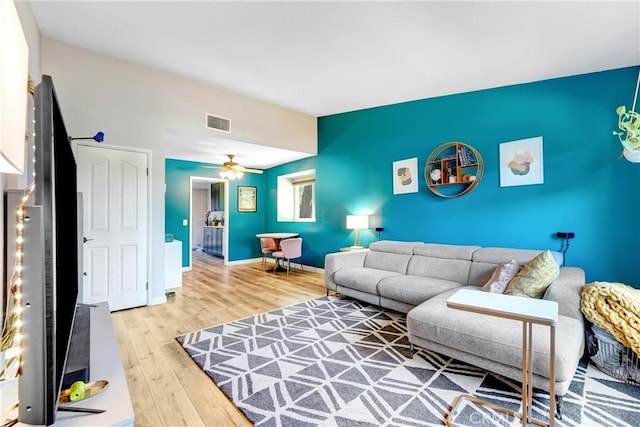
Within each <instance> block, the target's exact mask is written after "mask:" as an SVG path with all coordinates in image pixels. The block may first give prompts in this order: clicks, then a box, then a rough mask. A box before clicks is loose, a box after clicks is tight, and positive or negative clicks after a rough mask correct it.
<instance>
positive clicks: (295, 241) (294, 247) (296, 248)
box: [271, 237, 304, 274]
mask: <svg viewBox="0 0 640 427" xmlns="http://www.w3.org/2000/svg"><path fill="white" fill-rule="evenodd" d="M271 255H272V256H273V257H274V258H275V260H276V262H275V265H274V266H273V271H274V272H275V271H276V268H278V263H279V262H280V260H283V261H284V260H285V259H286V260H287V274H289V269H290V268H291V260H292V259H298V260H300V269H301V270H302V271H304V267H303V266H302V237H294V238H292V239H285V240H282V241H281V242H280V250H279V251H275V252H273V253H272V254H271Z"/></svg>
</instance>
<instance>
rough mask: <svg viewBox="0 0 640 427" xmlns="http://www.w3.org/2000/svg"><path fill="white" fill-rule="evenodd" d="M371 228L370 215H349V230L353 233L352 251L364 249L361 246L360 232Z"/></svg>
mask: <svg viewBox="0 0 640 427" xmlns="http://www.w3.org/2000/svg"><path fill="white" fill-rule="evenodd" d="M367 228H369V215H347V230H354V231H353V246H351V249H362V246H360V230H366V229H367Z"/></svg>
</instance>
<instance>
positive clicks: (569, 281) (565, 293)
mask: <svg viewBox="0 0 640 427" xmlns="http://www.w3.org/2000/svg"><path fill="white" fill-rule="evenodd" d="M584 285H585V276H584V270H583V269H581V268H578V267H560V274H559V275H558V278H557V279H556V280H554V282H553V283H552V284H551V285H550V286H549V288H547V291H546V293H545V294H544V299H547V300H551V301H555V302H557V303H558V314H562V315H563V316H570V317H573V318H574V319H578V320H583V319H584V317H583V315H582V311H581V310H580V300H581V298H582V287H583V286H584Z"/></svg>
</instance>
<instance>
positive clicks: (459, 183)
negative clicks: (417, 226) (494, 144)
mask: <svg viewBox="0 0 640 427" xmlns="http://www.w3.org/2000/svg"><path fill="white" fill-rule="evenodd" d="M483 172H484V162H483V160H482V156H481V155H480V153H479V152H478V150H476V149H475V148H473V147H472V146H470V145H469V144H465V143H463V142H447V143H444V144H442V145H440V146H439V147H437V148H436V149H435V150H433V152H432V153H431V155H430V156H429V158H428V159H427V162H426V163H425V167H424V180H425V182H426V183H427V188H428V189H429V190H431V192H432V193H433V194H435V195H437V196H440V197H445V198H452V197H459V196H462V195H464V194H467V193H469V192H471V191H473V189H474V188H476V187H477V185H478V184H479V182H480V179H481V178H482V174H483ZM444 173H446V176H443V174H444Z"/></svg>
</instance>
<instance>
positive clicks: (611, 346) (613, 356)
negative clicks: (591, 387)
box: [586, 325, 640, 384]
mask: <svg viewBox="0 0 640 427" xmlns="http://www.w3.org/2000/svg"><path fill="white" fill-rule="evenodd" d="M586 332H587V350H588V352H589V356H590V357H591V361H592V362H593V363H594V364H595V365H596V366H597V367H598V368H599V369H600V370H601V371H602V372H604V373H605V374H607V375H609V376H611V377H613V378H616V379H618V380H621V381H625V382H628V383H634V384H640V361H639V360H638V355H637V354H635V353H634V351H633V350H631V349H630V348H628V347H625V346H624V345H623V344H621V343H620V342H618V340H616V339H615V337H614V336H613V335H611V334H610V333H608V332H607V331H605V330H604V329H602V328H600V327H598V326H596V325H591V326H590V327H587V328H586Z"/></svg>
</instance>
